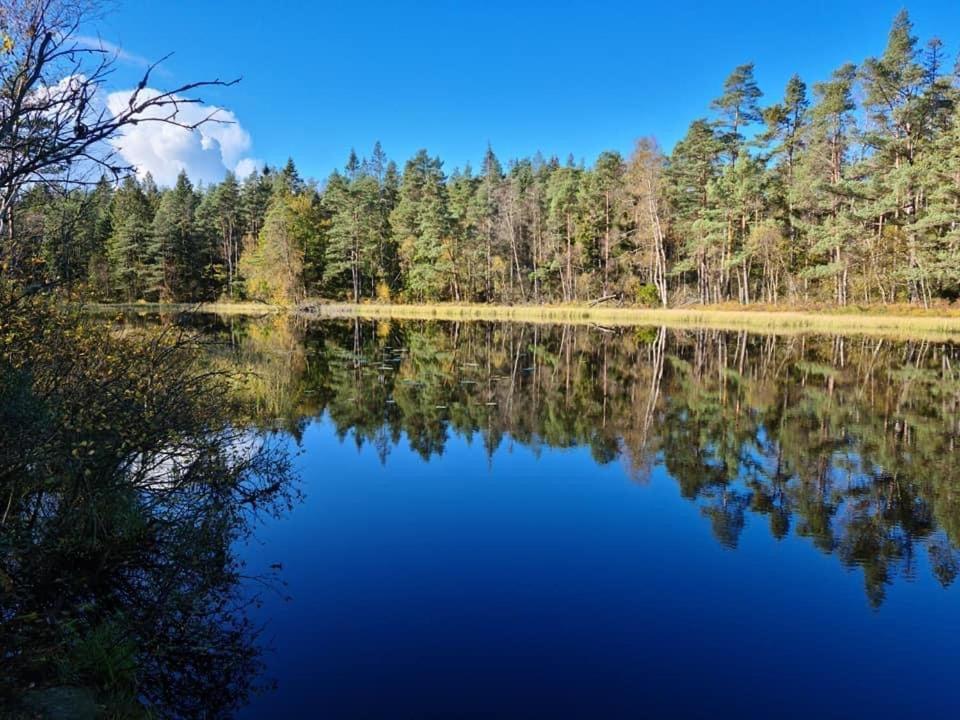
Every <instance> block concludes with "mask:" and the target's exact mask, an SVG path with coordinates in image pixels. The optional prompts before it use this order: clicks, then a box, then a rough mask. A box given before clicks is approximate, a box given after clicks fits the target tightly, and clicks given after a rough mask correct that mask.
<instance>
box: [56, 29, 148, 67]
mask: <svg viewBox="0 0 960 720" xmlns="http://www.w3.org/2000/svg"><path fill="white" fill-rule="evenodd" d="M73 40H74V41H75V42H76V43H77V45H79V46H80V47H82V48H85V49H87V50H101V51H103V53H104V54H106V55H111V56H113V57H115V58H116V59H117V60H120V61H122V62H125V63H129V64H130V65H136V66H138V67H143V68H146V67H149V66H150V61H149V60H147V59H146V58H145V57H141V56H140V55H135V54H134V53H131V52H127V51H126V50H124V49H123V48H122V47H120V46H119V45H117V44H116V43H112V42H110V41H109V40H104V39H103V38H99V37H93V36H91V35H77V36H76V37H75V38H73Z"/></svg>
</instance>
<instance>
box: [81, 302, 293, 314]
mask: <svg viewBox="0 0 960 720" xmlns="http://www.w3.org/2000/svg"><path fill="white" fill-rule="evenodd" d="M83 307H84V309H86V310H88V311H90V312H94V313H115V312H117V311H121V312H124V311H126V312H145V313H181V312H201V313H213V314H215V315H272V314H275V313H280V312H284V311H285V308H284V307H282V306H280V305H268V304H266V303H258V302H206V303H151V302H132V303H85V304H84V306H83Z"/></svg>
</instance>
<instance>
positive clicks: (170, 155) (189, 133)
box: [107, 88, 259, 186]
mask: <svg viewBox="0 0 960 720" xmlns="http://www.w3.org/2000/svg"><path fill="white" fill-rule="evenodd" d="M132 92H133V91H132V90H125V91H121V92H113V93H110V94H109V95H108V96H107V107H108V108H109V109H110V112H112V113H113V114H114V115H116V114H117V113H119V112H120V111H121V110H123V109H124V108H126V107H127V106H128V104H129V102H130V96H131V94H132ZM150 94H152V95H157V94H159V91H157V90H153V89H151V88H145V89H144V90H142V91H141V97H143V96H146V95H150ZM168 111H169V108H166V110H164V109H152V110H148V111H147V112H145V113H144V115H143V117H145V118H160V117H164V116H166V114H167V112H168ZM211 114H214V118H215V119H216V120H218V121H220V122H207V123H205V124H204V125H202V126H201V127H199V128H197V129H196V130H187V129H185V128H182V127H177V126H175V125H170V124H169V123H164V122H140V123H138V124H136V125H133V126H129V127H127V128H125V129H124V131H123V133H122V134H121V135H120V136H119V137H117V138H115V139H114V140H112V141H111V143H112V144H113V146H114V148H115V149H116V150H117V151H118V152H119V154H120V156H121V157H122V158H123V159H124V160H125V161H126V162H128V163H130V164H131V165H133V166H134V167H135V168H136V171H137V175H139V176H140V177H143V176H144V175H146V174H147V173H148V172H149V173H150V174H151V175H153V178H154V180H156V181H157V184H159V185H167V186H170V185H173V184H174V183H175V182H176V180H177V175H178V174H179V173H180V171H181V170H186V172H187V175H189V176H190V179H191V180H192V181H193V182H195V183H196V182H204V183H213V182H219V181H220V180H222V179H223V176H224V175H225V174H226V172H227V170H234V169H235V170H236V171H237V174H238V175H240V173H241V172H242V171H245V175H242V177H245V176H246V175H249V174H250V172H251V171H252V170H253V169H254V167H257V164H258V163H259V161H257V160H254V159H252V158H249V157H247V156H246V153H247V152H248V151H249V150H250V146H251V141H250V134H249V133H248V132H247V131H246V130H244V129H243V126H241V125H240V123H239V122H238V121H237V117H236V115H234V114H233V113H232V112H230V111H229V110H223V109H222V108H217V107H216V106H212V105H199V104H185V105H181V107H180V113H179V115H178V117H177V120H178V122H180V123H182V124H186V125H192V124H195V123H197V122H200V121H201V120H203V119H205V118H208V117H210V116H211Z"/></svg>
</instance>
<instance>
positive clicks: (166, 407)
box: [0, 294, 291, 716]
mask: <svg viewBox="0 0 960 720" xmlns="http://www.w3.org/2000/svg"><path fill="white" fill-rule="evenodd" d="M0 302H2V303H3V304H4V307H7V308H10V307H14V306H15V307H16V312H12V313H5V314H4V315H3V317H2V319H0V400H2V403H0V498H2V500H0V506H2V507H3V510H2V513H0V607H3V608H4V622H3V623H2V624H0V646H2V647H4V648H5V649H7V651H5V652H4V653H3V654H2V655H0V704H3V705H4V707H9V706H10V703H11V702H12V700H13V698H15V697H16V696H17V695H18V694H19V693H21V692H22V691H23V690H24V689H25V688H27V687H28V686H29V685H30V684H39V685H40V686H41V687H43V686H45V685H47V684H57V683H60V684H62V683H68V684H72V683H76V684H80V685H82V686H84V687H89V688H91V689H93V690H94V691H96V693H97V695H98V699H99V700H100V701H101V702H103V703H106V704H108V705H109V706H110V708H111V709H112V711H115V712H120V711H119V710H118V708H121V707H125V708H128V709H129V708H139V709H140V712H141V713H143V712H148V711H149V710H150V709H156V710H157V712H158V713H159V714H162V715H170V716H196V715H202V714H204V712H205V710H204V709H205V708H207V709H208V708H215V709H216V711H217V712H222V711H223V710H224V709H225V708H231V707H235V706H236V705H237V703H239V702H241V701H242V700H243V698H244V697H245V696H246V694H247V692H248V691H249V689H250V683H251V681H252V678H253V676H254V673H255V672H256V671H257V670H258V668H259V664H258V660H257V649H256V647H255V645H254V642H253V640H254V635H255V633H254V629H253V627H252V626H251V625H250V623H249V621H248V620H247V618H246V615H245V612H244V609H243V608H244V603H243V602H242V601H241V599H240V598H239V596H238V595H237V584H238V583H239V581H240V571H239V564H238V561H237V558H236V557H235V556H234V554H233V547H234V543H235V541H236V540H237V539H238V538H240V537H242V536H243V535H244V534H245V533H246V532H247V523H248V522H249V521H250V520H251V519H253V518H254V517H256V513H258V512H263V511H268V512H269V511H273V510H280V509H281V508H283V507H285V505H286V503H287V502H288V501H289V498H290V494H289V493H290V485H289V484H290V481H291V476H290V473H289V465H288V462H287V459H286V456H285V455H284V454H283V453H282V452H281V451H280V450H279V449H277V448H275V447H274V446H272V445H271V444H269V443H268V444H266V445H263V446H254V447H251V446H250V445H249V442H247V438H246V437H245V435H244V431H243V429H242V425H243V422H244V415H245V412H246V410H245V408H244V407H243V406H241V405H238V404H236V403H235V402H234V401H233V400H232V399H231V397H230V392H229V390H230V384H231V380H230V378H229V377H228V376H226V375H223V374H222V373H217V372H211V371H210V369H209V368H208V367H206V366H204V365H202V364H201V363H200V355H199V354H198V348H197V346H196V345H195V344H194V342H193V340H191V339H190V338H189V336H187V335H185V334H184V333H183V332H182V331H181V330H178V329H177V328H175V327H169V328H166V329H155V330H149V329H144V330H141V331H140V332H131V333H126V334H124V335H122V336H121V335H118V334H116V333H114V332H113V330H112V329H111V327H110V325H109V324H108V323H104V322H97V321H91V320H90V319H89V318H84V317H82V316H75V315H71V314H68V313H64V312H63V311H58V310H55V309H53V308H52V307H51V306H50V305H47V304H45V303H43V302H39V301H34V302H28V301H24V300H20V301H17V300H15V299H13V298H11V297H10V296H9V295H8V294H4V295H3V297H2V300H0ZM11 303H14V304H15V305H11ZM185 671H186V672H185Z"/></svg>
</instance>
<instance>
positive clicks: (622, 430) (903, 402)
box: [181, 316, 960, 606]
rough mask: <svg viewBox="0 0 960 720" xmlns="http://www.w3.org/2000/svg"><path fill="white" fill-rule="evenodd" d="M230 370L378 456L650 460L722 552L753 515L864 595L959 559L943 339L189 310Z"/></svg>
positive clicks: (265, 418) (291, 421)
mask: <svg viewBox="0 0 960 720" xmlns="http://www.w3.org/2000/svg"><path fill="white" fill-rule="evenodd" d="M181 321H182V322H190V323H201V324H203V326H204V329H205V331H206V332H208V333H210V336H211V338H214V339H215V340H216V342H213V343H211V345H210V353H211V357H212V358H213V359H214V361H215V362H217V363H226V364H228V365H230V366H231V367H234V368H237V367H239V368H240V369H242V370H244V371H248V372H246V373H245V374H244V378H245V380H244V381H243V383H242V392H243V393H244V394H245V398H246V400H247V402H248V403H249V404H250V406H251V407H252V408H253V409H254V410H255V412H254V415H255V417H257V418H259V422H261V423H262V424H263V425H264V427H265V428H267V427H270V428H280V429H283V430H284V431H286V432H289V433H291V434H292V435H293V436H294V437H295V438H297V439H298V441H299V440H300V438H301V437H302V431H303V429H304V428H305V426H306V424H307V423H308V422H309V421H310V420H311V419H312V418H314V417H317V416H320V415H322V414H324V413H326V414H328V416H329V418H330V419H331V420H332V421H333V423H334V424H335V427H336V429H337V432H338V434H339V435H340V436H341V438H348V437H349V438H350V439H352V441H353V442H355V443H357V444H358V445H365V444H368V443H369V444H371V445H373V446H374V447H375V448H376V450H377V452H378V454H379V457H380V459H381V461H382V462H384V463H389V457H390V454H391V452H392V451H393V450H394V449H396V448H397V446H398V445H399V444H400V443H401V441H402V440H403V439H404V438H406V439H407V440H408V442H409V445H410V447H411V448H412V450H413V451H414V452H416V453H418V454H419V455H420V457H422V458H423V459H424V460H429V458H431V457H432V456H434V455H440V454H442V453H443V452H444V446H445V444H446V442H447V440H448V438H449V437H450V433H451V432H452V433H455V434H457V435H460V436H463V437H465V438H467V439H471V440H479V441H480V442H482V443H483V445H484V447H485V448H486V449H487V451H488V453H490V454H492V453H493V452H494V450H496V448H497V447H498V446H499V445H500V444H501V443H503V442H505V440H506V439H507V438H509V439H511V440H512V441H513V442H519V443H522V444H524V445H527V446H529V447H531V448H533V449H534V450H535V451H539V450H541V449H543V448H568V447H574V446H588V447H589V448H590V450H591V453H592V456H593V458H594V459H595V461H596V462H597V463H598V464H606V463H611V462H621V463H622V464H623V465H624V467H625V468H626V470H627V472H628V473H629V475H630V476H631V477H632V478H633V479H634V480H635V481H636V482H639V483H643V482H645V480H646V479H647V478H648V476H649V474H650V473H651V472H652V471H653V470H654V469H655V468H658V467H662V468H663V469H665V470H666V472H667V473H668V474H669V476H670V477H671V478H672V479H673V480H674V481H675V482H676V483H677V485H678V486H679V491H680V493H681V494H682V496H683V497H684V498H686V499H688V500H689V501H690V502H693V503H696V505H697V506H698V507H699V508H700V511H701V513H702V515H703V517H704V519H705V521H706V522H709V524H710V527H711V529H712V532H713V534H714V536H715V537H716V539H717V541H718V542H720V543H721V544H723V545H724V546H726V547H729V548H736V547H737V544H738V542H739V540H740V537H741V533H742V532H743V530H744V527H745V524H746V522H747V521H748V519H749V518H751V517H753V518H755V521H761V522H763V523H764V524H765V525H766V526H767V527H768V528H769V532H770V534H771V535H772V536H773V537H775V538H777V539H781V538H784V537H786V536H787V535H788V534H790V533H794V534H796V535H797V536H800V537H803V538H807V539H809V541H810V542H811V543H812V544H813V545H814V546H815V547H816V548H818V549H819V550H820V551H822V552H824V553H828V554H831V555H834V556H836V557H837V558H838V559H839V561H840V563H841V564H842V565H843V566H845V567H847V568H854V567H859V568H861V569H862V572H863V577H864V585H865V591H866V594H867V597H868V599H869V601H870V603H871V604H872V605H874V606H878V605H880V604H881V603H882V602H883V599H884V596H885V592H886V588H887V587H888V586H889V585H890V584H891V583H893V582H895V581H896V580H897V579H898V578H900V579H910V578H911V577H913V576H914V574H915V573H916V572H917V569H918V567H920V566H922V563H920V562H919V560H920V558H919V553H926V555H927V556H928V562H929V567H930V568H931V571H932V572H933V573H934V574H935V576H936V578H937V580H938V581H939V582H940V583H941V584H942V585H944V586H947V585H949V584H951V583H952V582H953V581H954V579H955V578H956V576H957V573H958V570H960V554H958V545H960V493H958V492H957V490H958V488H960V484H958V475H960V469H958V463H957V462H956V459H957V458H956V448H957V440H958V428H960V424H958V422H960V378H958V374H957V368H958V367H960V357H958V349H957V347H955V346H954V345H953V344H949V343H944V344H937V343H932V342H929V341H919V340H918V341H914V342H910V341H891V340H885V339H877V338H863V337H842V336H809V335H807V336H804V335H795V336H773V335H752V334H748V333H746V332H740V333H730V332H721V331H713V330H688V331H674V330H666V329H662V328H661V329H657V328H640V329H636V328H633V329H617V330H611V329H608V328H597V327H559V326H543V325H524V324H496V323H454V322H402V323H401V322H385V321H364V320H350V321H336V322H333V321H331V322H322V323H307V322H305V321H300V320H296V319H291V318H269V319H261V320H240V319H221V320H211V319H210V318H199V317H196V316H195V317H192V318H189V319H185V320H184V319H181Z"/></svg>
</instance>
